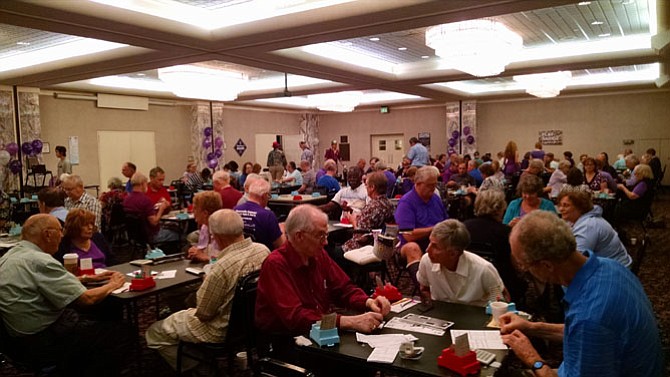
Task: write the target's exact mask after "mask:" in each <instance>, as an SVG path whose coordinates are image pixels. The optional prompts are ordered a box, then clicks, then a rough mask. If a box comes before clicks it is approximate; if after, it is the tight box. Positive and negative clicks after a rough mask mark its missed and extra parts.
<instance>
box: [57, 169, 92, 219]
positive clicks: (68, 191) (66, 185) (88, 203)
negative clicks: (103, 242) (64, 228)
mask: <svg viewBox="0 0 670 377" xmlns="http://www.w3.org/2000/svg"><path fill="white" fill-rule="evenodd" d="M61 188H62V189H63V191H64V192H65V195H67V198H65V209H67V210H68V211H69V210H71V209H73V208H83V209H85V210H89V211H91V212H93V213H94V214H95V226H96V227H98V229H101V228H100V225H101V216H102V207H101V206H100V202H99V201H98V199H96V198H95V197H93V196H92V195H90V194H89V193H87V192H86V190H84V181H82V179H81V177H80V176H78V175H76V174H75V175H68V176H66V177H63V182H62V183H61Z"/></svg>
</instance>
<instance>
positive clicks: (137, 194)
mask: <svg viewBox="0 0 670 377" xmlns="http://www.w3.org/2000/svg"><path fill="white" fill-rule="evenodd" d="M148 182H149V180H148V179H147V177H146V176H145V175H144V174H142V173H139V172H138V173H135V174H133V177H132V178H130V183H131V185H132V187H133V191H131V192H130V193H129V194H128V196H127V197H126V198H125V199H123V210H124V211H125V213H126V215H134V216H136V217H137V218H139V219H141V220H142V221H144V225H145V227H146V229H145V230H146V232H147V234H148V235H149V240H150V241H152V242H157V243H160V242H171V241H177V240H179V233H177V232H175V231H174V230H172V229H169V228H164V227H161V226H160V219H161V216H163V213H165V211H166V210H167V209H168V208H169V204H168V202H166V201H162V202H159V203H157V204H156V206H154V204H153V203H151V199H149V197H148V196H147V195H146V194H145V193H146V191H147V185H148Z"/></svg>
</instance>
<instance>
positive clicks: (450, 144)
mask: <svg viewBox="0 0 670 377" xmlns="http://www.w3.org/2000/svg"><path fill="white" fill-rule="evenodd" d="M455 145H456V139H449V146H450V147H453V146H455Z"/></svg>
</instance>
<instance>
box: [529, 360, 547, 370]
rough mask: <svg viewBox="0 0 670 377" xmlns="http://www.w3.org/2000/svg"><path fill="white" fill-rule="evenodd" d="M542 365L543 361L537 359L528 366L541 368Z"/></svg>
mask: <svg viewBox="0 0 670 377" xmlns="http://www.w3.org/2000/svg"><path fill="white" fill-rule="evenodd" d="M544 365H545V364H544V361H542V360H538V361H536V362H534V363H533V365H532V366H531V367H530V369H532V370H539V369H542V368H543V367H544Z"/></svg>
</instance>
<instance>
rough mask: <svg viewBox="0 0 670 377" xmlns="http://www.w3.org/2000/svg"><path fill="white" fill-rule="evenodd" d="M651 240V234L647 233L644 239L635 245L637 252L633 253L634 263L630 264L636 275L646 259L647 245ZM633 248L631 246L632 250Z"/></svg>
mask: <svg viewBox="0 0 670 377" xmlns="http://www.w3.org/2000/svg"><path fill="white" fill-rule="evenodd" d="M650 241H651V240H650V239H649V236H647V235H645V236H644V237H643V238H642V241H641V242H640V243H639V244H638V245H636V247H635V253H631V254H633V255H632V257H633V263H632V264H631V266H630V270H631V272H632V273H634V274H635V275H636V276H637V274H638V273H639V272H640V266H642V262H643V261H644V257H645V256H646V255H647V246H649V242H650ZM630 249H631V248H629V251H630Z"/></svg>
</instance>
